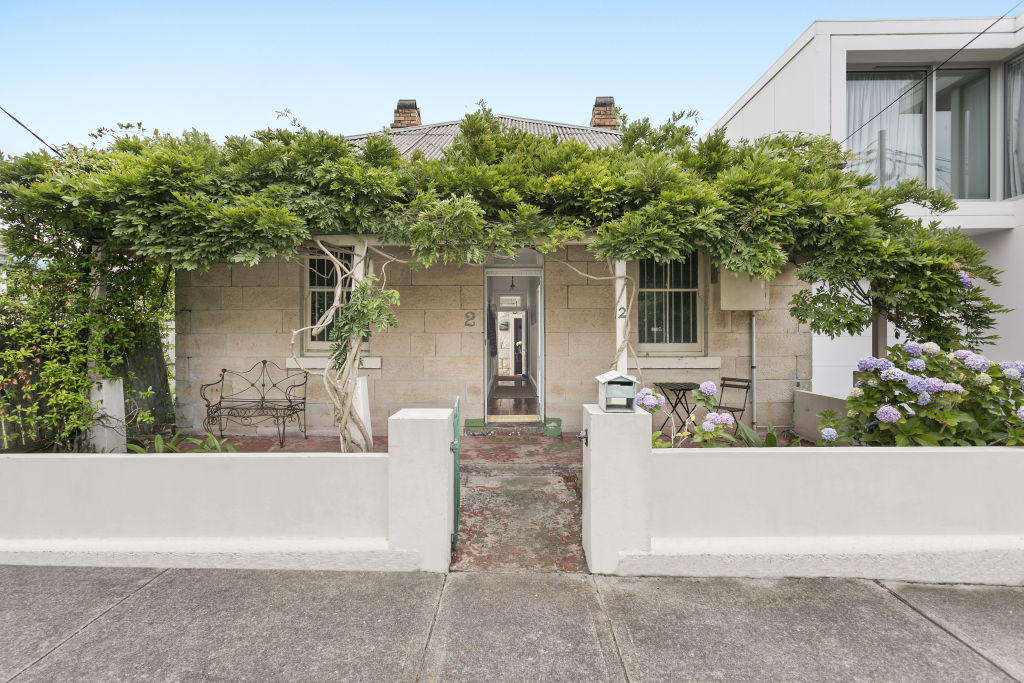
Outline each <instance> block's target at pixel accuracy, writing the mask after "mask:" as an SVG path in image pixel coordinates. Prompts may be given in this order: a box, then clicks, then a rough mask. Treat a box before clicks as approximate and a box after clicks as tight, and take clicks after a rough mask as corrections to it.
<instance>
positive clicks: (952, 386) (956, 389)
mask: <svg viewBox="0 0 1024 683" xmlns="http://www.w3.org/2000/svg"><path fill="white" fill-rule="evenodd" d="M942 390H943V391H952V392H953V393H954V394H962V393H964V388H963V387H962V386H960V385H959V384H957V383H956V382H947V383H945V384H943V385H942Z"/></svg>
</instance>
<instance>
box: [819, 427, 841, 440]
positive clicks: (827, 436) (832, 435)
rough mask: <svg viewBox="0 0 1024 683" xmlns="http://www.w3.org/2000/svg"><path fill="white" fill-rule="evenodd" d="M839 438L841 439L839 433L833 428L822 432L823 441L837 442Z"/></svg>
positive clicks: (827, 428)
mask: <svg viewBox="0 0 1024 683" xmlns="http://www.w3.org/2000/svg"><path fill="white" fill-rule="evenodd" d="M838 438H839V432H837V431H836V430H835V429H833V428H832V427H825V428H824V429H822V430H821V440H822V441H829V442H832V441H835V440H836V439H838Z"/></svg>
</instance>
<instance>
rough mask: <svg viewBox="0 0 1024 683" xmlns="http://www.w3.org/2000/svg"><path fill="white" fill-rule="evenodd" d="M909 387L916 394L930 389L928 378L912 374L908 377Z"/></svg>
mask: <svg viewBox="0 0 1024 683" xmlns="http://www.w3.org/2000/svg"><path fill="white" fill-rule="evenodd" d="M907 388H908V389H910V390H911V391H912V392H914V393H915V394H923V393H925V392H926V391H927V390H928V380H926V379H925V378H924V377H918V376H917V375H911V376H910V377H907Z"/></svg>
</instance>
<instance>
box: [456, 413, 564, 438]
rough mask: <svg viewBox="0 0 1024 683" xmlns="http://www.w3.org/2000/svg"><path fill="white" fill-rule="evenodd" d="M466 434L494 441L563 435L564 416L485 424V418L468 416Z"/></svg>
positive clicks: (465, 427) (465, 426) (464, 431)
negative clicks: (521, 437) (530, 420)
mask: <svg viewBox="0 0 1024 683" xmlns="http://www.w3.org/2000/svg"><path fill="white" fill-rule="evenodd" d="M463 433H464V434H465V435H466V436H483V437H486V438H488V439H490V440H493V441H506V440H507V439H509V438H514V437H517V436H557V437H561V436H562V418H560V417H549V418H547V419H546V420H544V421H539V420H538V421H534V422H499V423H491V424H485V423H484V420H483V418H479V417H478V418H467V419H466V421H465V422H464V423H463Z"/></svg>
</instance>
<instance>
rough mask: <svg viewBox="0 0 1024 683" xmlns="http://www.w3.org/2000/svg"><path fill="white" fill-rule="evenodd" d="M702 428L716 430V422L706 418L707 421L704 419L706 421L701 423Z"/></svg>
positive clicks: (708, 430)
mask: <svg viewBox="0 0 1024 683" xmlns="http://www.w3.org/2000/svg"><path fill="white" fill-rule="evenodd" d="M700 428H701V429H703V430H704V431H705V432H710V431H714V429H715V423H714V422H712V421H711V420H705V421H704V422H703V423H702V424H701V426H700Z"/></svg>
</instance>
